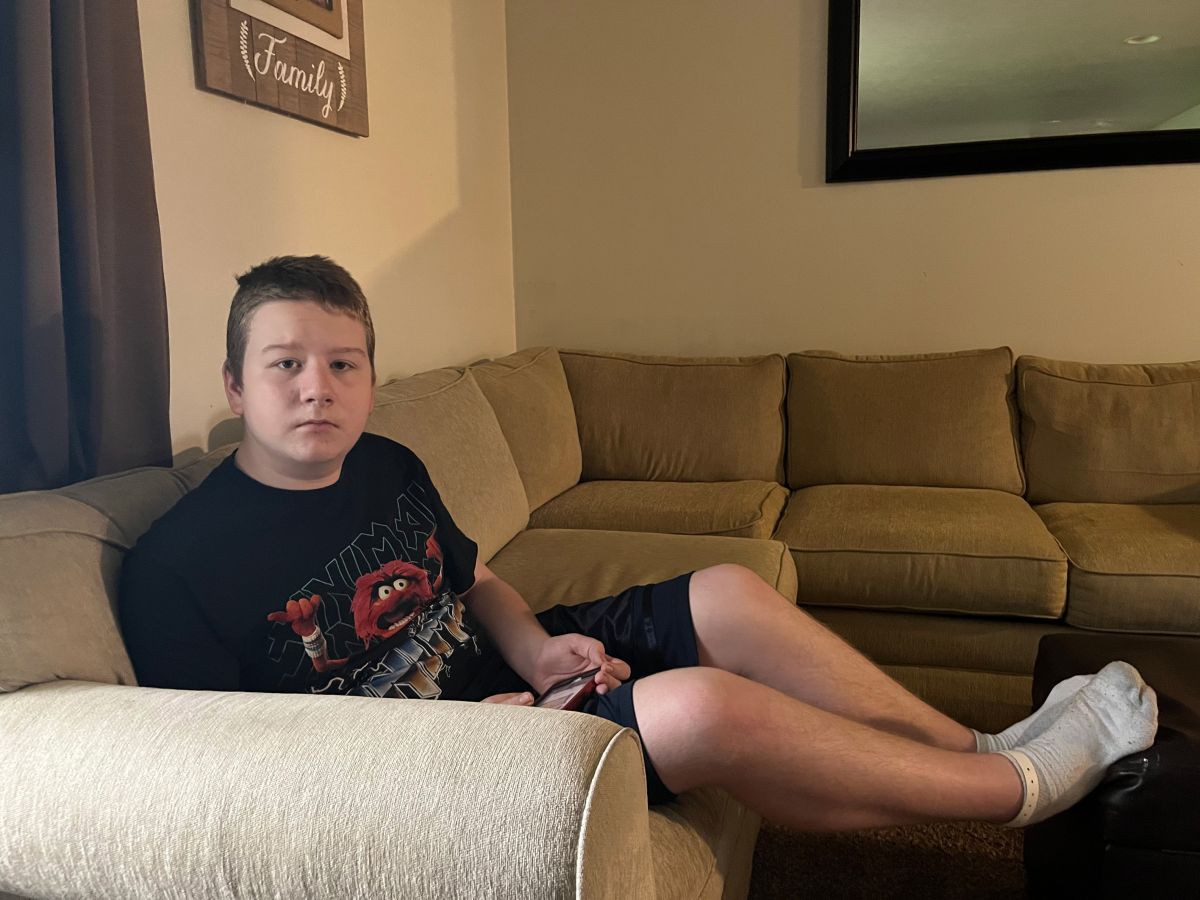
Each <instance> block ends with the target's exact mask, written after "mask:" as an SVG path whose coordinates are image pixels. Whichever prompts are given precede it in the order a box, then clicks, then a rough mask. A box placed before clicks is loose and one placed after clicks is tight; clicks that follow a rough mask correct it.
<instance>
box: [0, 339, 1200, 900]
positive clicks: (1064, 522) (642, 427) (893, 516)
mask: <svg viewBox="0 0 1200 900" xmlns="http://www.w3.org/2000/svg"><path fill="white" fill-rule="evenodd" d="M369 427H370V428H371V430H374V431H378V432H380V433H383V434H386V435H388V436H391V437H394V438H396V439H397V440H400V441H402V442H404V443H406V444H408V445H409V446H411V447H412V448H413V449H414V450H416V452H417V453H418V454H420V455H421V456H422V458H424V459H425V461H426V463H427V465H428V467H429V469H430V472H431V474H432V476H433V478H434V480H435V481H436V482H437V484H438V486H439V489H440V492H441V494H442V496H443V498H444V499H445V501H446V503H447V506H448V507H449V508H450V509H451V511H452V512H453V513H454V515H455V518H456V519H457V520H458V521H459V523H460V525H461V526H462V528H463V530H464V531H466V532H467V533H468V534H470V535H472V536H473V537H474V538H475V539H476V540H477V542H478V543H479V546H480V552H481V554H482V556H483V558H484V559H486V560H488V561H489V565H490V566H491V567H492V568H493V569H494V570H495V571H496V572H497V573H499V574H500V575H501V576H502V577H504V578H505V579H507V580H509V581H510V582H511V583H512V584H514V585H515V586H516V587H517V589H518V590H519V591H521V593H522V594H523V596H525V597H526V598H527V599H528V601H529V602H530V604H531V605H532V606H533V607H534V608H535V609H542V608H545V607H547V606H550V605H553V604H554V603H558V602H572V601H582V600H587V599H590V598H592V597H596V596H601V595H603V594H606V593H610V592H612V591H615V590H617V589H619V588H621V587H624V586H627V585H630V584H635V583H639V582H647V581H651V580H657V579H661V578H666V577H670V576H672V575H675V574H678V573H680V572H684V571H687V570H690V569H695V568H700V567H703V566H707V565H712V564H715V563H718V562H736V563H740V564H742V565H745V566H747V567H749V568H751V569H753V570H755V571H756V572H758V573H759V574H760V575H761V576H762V577H763V578H765V579H766V580H767V581H768V582H769V583H771V584H773V585H774V586H775V587H776V588H777V589H778V590H779V591H780V592H781V593H782V594H784V595H785V596H787V597H788V598H790V599H795V598H797V596H798V597H799V601H800V602H801V603H802V604H804V605H805V606H806V607H807V608H808V609H809V611H810V612H811V613H812V614H814V615H816V616H817V617H818V618H820V619H822V620H824V621H826V622H827V623H829V624H830V625H831V626H832V627H833V628H835V629H836V630H838V631H839V632H841V633H842V634H844V635H845V636H846V637H847V638H848V639H849V640H850V641H851V642H853V643H855V644H857V645H858V646H860V647H862V648H863V649H864V650H865V651H866V652H868V654H870V655H871V656H872V657H873V658H875V659H876V661H878V662H879V663H880V664H882V665H883V666H884V667H885V668H887V669H888V670H889V671H891V672H892V673H893V674H895V675H896V676H897V677H899V678H900V679H901V680H902V681H904V682H906V683H907V684H909V685H910V686H912V687H913V688H914V689H916V690H917V691H918V692H920V693H922V694H923V695H924V696H926V697H927V698H928V699H930V700H931V702H934V703H935V704H937V705H939V706H941V707H942V708H944V709H946V710H948V711H949V712H951V713H953V714H955V715H958V716H959V717H960V718H963V719H964V720H966V721H967V722H969V723H970V724H974V725H977V726H979V727H985V728H990V727H996V726H999V725H1001V724H1004V723H1006V722H1007V721H1008V720H1010V719H1012V718H1015V717H1017V716H1018V715H1020V714H1022V713H1023V712H1024V711H1025V710H1027V708H1028V704H1029V685H1030V672H1031V670H1032V664H1033V658H1034V654H1035V652H1036V645H1037V641H1038V640H1039V639H1040V637H1041V635H1043V634H1045V633H1047V632H1050V631H1055V630H1064V629H1070V628H1078V627H1086V628H1098V629H1106V630H1124V631H1153V632H1163V633H1176V634H1191V635H1200V460H1198V459H1197V454H1200V364H1195V363H1193V364H1186V365H1177V366H1154V367H1136V366H1085V365H1082V364H1075V363H1059V362H1052V361H1048V360H1040V359H1034V358H1022V359H1020V360H1018V361H1017V362H1016V364H1015V365H1014V362H1013V358H1012V354H1011V353H1010V351H1008V350H1007V349H1000V350H989V351H973V352H969V353H958V354H941V355H927V356H921V357H906V358H892V359H886V358H862V357H860V358H850V357H842V356H838V355H836V354H829V353H803V354H792V355H791V356H788V357H786V358H785V357H783V356H780V355H769V356H761V357H752V358H737V359H732V358H723V359H679V358H651V357H634V356H627V355H620V354H603V353H594V352H583V351H561V352H560V351H557V350H555V349H552V348H534V349H532V350H526V351H522V352H520V353H517V354H513V355H511V356H509V357H506V358H504V359H500V360H492V361H485V362H482V363H479V364H477V365H474V366H471V367H469V368H467V369H465V370H461V369H442V370H437V371H433V372H427V373H423V374H420V375H416V376H413V377H410V378H405V379H403V380H399V381H393V382H389V383H387V384H383V385H381V386H380V388H379V390H378V396H377V405H376V409H375V411H374V413H373V415H372V419H371V422H370V426H369ZM228 452H229V448H225V449H224V450H221V451H216V452H214V453H212V454H209V455H208V456H207V457H205V458H202V459H201V460H199V461H197V462H194V463H192V464H190V465H187V466H183V467H181V468H177V469H174V470H161V469H142V470H136V471H133V472H128V473H122V474H119V475H114V476H109V477H105V478H100V479H95V480H93V481H90V482H85V483H82V484H78V485H73V486H70V487H67V488H63V489H60V490H57V491H48V492H38V493H27V494H16V495H9V496H5V497H0V563H2V564H3V570H4V572H5V573H6V576H7V577H6V578H5V579H4V586H3V587H0V613H2V614H3V616H4V621H5V623H6V627H5V629H4V630H3V631H2V632H0V660H3V662H0V692H3V693H0V746H2V748H3V750H4V753H3V755H2V756H0V760H2V763H0V765H2V766H3V768H2V769H0V890H7V891H13V892H16V893H17V894H18V895H24V896H39V897H40V896H46V897H51V896H52V897H68V896H120V897H138V896H147V897H148V896H163V895H166V894H173V895H177V896H205V897H207V896H239V897H257V896H311V897H324V896H371V897H384V896H416V895H425V896H464V897H465V896H506V897H507V896H513V897H516V896H528V897H557V896H581V897H606V896H612V897H658V898H672V897H680V898H685V897H686V898H693V897H720V896H724V897H738V896H744V894H745V892H746V888H747V884H748V878H749V863H750V859H751V855H752V851H753V845H754V839H755V836H756V834H757V828H758V824H759V823H758V818H757V817H756V816H755V815H753V814H752V813H750V812H749V811H747V810H745V809H744V808H742V807H741V806H740V805H739V804H737V803H736V802H734V801H733V800H732V799H731V798H729V797H728V796H726V795H724V794H723V793H721V792H719V791H698V792H694V793H692V794H689V795H685V796H683V797H681V798H680V799H679V800H678V801H677V802H675V803H672V804H669V805H666V806H661V807H654V808H652V809H650V810H649V812H648V813H647V810H646V807H645V795H644V787H643V781H642V772H641V758H640V754H639V751H638V747H637V743H636V738H635V737H634V736H633V735H632V734H631V733H630V732H627V731H622V730H620V729H618V728H617V727H616V726H615V725H612V724H611V723H608V722H604V721H601V720H597V719H593V718H591V717H587V716H584V715H581V714H574V713H552V712H544V711H541V710H531V709H522V708H510V707H495V706H483V705H479V704H468V703H457V702H444V703H436V704H423V703H381V702H378V701H374V700H370V699H367V698H354V697H316V696H294V695H269V694H222V693H213V692H185V691H168V690H160V689H149V688H140V687H136V686H134V685H135V680H134V675H133V670H132V667H131V666H130V663H129V660H128V658H127V656H126V654H125V651H124V648H123V645H122V643H121V638H120V635H119V633H118V630H117V627H116V624H115V621H116V620H115V615H114V609H115V604H116V602H117V601H116V597H115V595H114V586H115V583H116V576H117V572H118V571H119V566H120V564H121V559H122V557H123V554H124V553H125V552H126V551H127V550H128V549H129V547H131V546H132V545H133V544H134V543H135V542H136V540H137V538H138V537H139V536H140V535H141V534H142V533H143V532H144V531H145V529H146V528H147V527H149V525H150V523H151V522H153V520H154V519H155V518H157V517H158V516H160V515H161V514H162V513H163V512H164V511H165V510H166V509H168V508H169V507H170V506H171V505H172V504H173V503H174V502H176V501H177V500H178V499H179V497H181V496H182V495H183V494H184V493H185V492H186V491H187V490H190V489H191V488H193V487H194V486H195V485H196V484H198V483H199V481H200V480H202V479H203V477H204V476H205V475H206V474H207V473H208V472H209V471H211V469H212V467H213V466H214V465H215V464H216V463H217V462H218V461H219V459H220V458H222V457H223V456H224V455H225V454H226V453H228ZM1031 504H1032V505H1031ZM230 514H231V516H232V515H236V511H231V513H230ZM731 599H733V600H734V601H736V598H731ZM1198 647H1200V643H1198ZM431 787H432V788H433V789H434V790H433V791H432V793H431V791H430V788H431ZM418 788H419V790H418ZM431 795H432V796H434V797H435V798H436V801H435V802H433V803H431V802H429V800H428V799H427V798H428V797H429V796H431ZM417 798H424V799H421V800H418V799H417Z"/></svg>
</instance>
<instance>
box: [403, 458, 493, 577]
mask: <svg viewBox="0 0 1200 900" xmlns="http://www.w3.org/2000/svg"><path fill="white" fill-rule="evenodd" d="M410 452H411V451H410ZM413 459H414V460H416V463H417V466H418V468H419V470H420V475H421V478H422V480H423V481H424V486H425V487H426V488H427V489H428V491H429V505H430V506H431V508H432V512H433V517H434V520H435V521H436V524H437V532H436V535H437V537H436V540H437V542H438V544H439V545H440V546H441V548H442V553H443V555H444V557H445V559H444V560H443V569H442V571H443V572H444V573H445V575H446V577H447V578H448V579H449V580H450V587H451V589H452V590H453V591H454V593H456V594H465V593H466V592H467V591H469V590H470V589H471V587H472V586H473V585H474V584H475V559H476V558H477V557H478V556H479V547H478V545H477V544H476V543H475V542H474V541H473V540H471V539H470V538H469V537H467V536H466V535H465V534H463V533H462V531H461V529H459V527H458V524H457V523H456V522H455V521H454V517H453V516H452V515H450V510H448V509H446V504H445V503H443V502H442V496H441V494H439V493H438V489H437V485H436V484H434V483H433V479H432V478H431V477H430V475H429V470H428V469H426V468H425V463H423V462H422V461H421V459H420V457H418V456H417V455H416V454H415V453H414V454H413Z"/></svg>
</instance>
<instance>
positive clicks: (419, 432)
mask: <svg viewBox="0 0 1200 900" xmlns="http://www.w3.org/2000/svg"><path fill="white" fill-rule="evenodd" d="M367 430H368V431H372V432H374V433H376V434H381V435H383V436H384V437H389V438H391V439H392V440H395V441H399V442H400V443H401V444H404V445H405V446H406V447H408V448H409V449H411V450H412V451H413V452H414V453H416V454H417V456H419V457H420V458H421V461H422V462H424V463H425V467H426V468H427V469H428V470H429V474H430V477H432V479H433V483H434V486H435V487H437V489H438V493H439V494H440V495H441V497H442V501H443V502H444V503H445V504H446V508H447V509H448V510H450V514H451V515H452V516H454V521H455V522H456V523H457V524H458V527H459V528H460V529H462V531H463V533H464V534H466V535H467V537H469V538H471V539H472V540H473V541H475V542H476V543H477V544H478V545H479V555H480V558H481V559H483V560H484V561H485V562H486V561H487V560H488V559H490V558H491V556H492V554H494V553H495V552H496V551H497V550H499V549H500V548H501V547H503V546H504V545H505V544H506V543H508V541H509V540H511V539H512V537H513V535H515V534H516V533H517V532H518V531H520V530H521V529H522V528H524V527H525V523H526V522H528V521H529V503H528V500H527V499H526V497H525V487H524V485H522V484H521V476H520V473H518V472H517V465H516V463H515V462H513V457H512V453H511V452H510V451H509V449H508V442H507V441H505V440H504V434H503V433H502V432H501V430H500V423H499V422H498V421H496V414H495V413H494V412H493V411H492V407H491V405H490V404H489V403H488V402H487V398H486V397H484V395H483V391H481V390H480V389H479V385H478V384H476V383H475V379H474V377H472V375H471V373H470V372H462V371H459V370H456V369H435V370H433V371H431V372H423V373H422V374H420V375H413V376H412V377H410V378H404V379H400V380H397V381H390V382H388V383H387V384H383V385H380V386H379V388H378V389H377V390H376V393H375V409H374V410H372V411H371V416H370V418H369V419H368V420H367Z"/></svg>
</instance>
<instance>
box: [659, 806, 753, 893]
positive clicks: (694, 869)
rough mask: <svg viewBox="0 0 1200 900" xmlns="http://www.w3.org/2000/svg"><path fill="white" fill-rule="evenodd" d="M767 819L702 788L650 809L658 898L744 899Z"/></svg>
mask: <svg viewBox="0 0 1200 900" xmlns="http://www.w3.org/2000/svg"><path fill="white" fill-rule="evenodd" d="M761 822H762V819H761V817H760V816H759V815H758V814H757V813H755V812H752V811H751V810H749V809H747V808H746V807H744V806H742V804H740V803H739V802H738V801H736V800H734V799H733V798H732V797H730V796H729V795H728V794H726V793H725V792H724V791H721V790H717V789H715V788H702V789H699V790H695V791H689V792H688V793H686V794H681V795H680V796H679V797H678V798H676V799H675V800H673V801H671V802H670V803H664V804H661V805H659V806H652V807H650V852H651V858H652V861H653V867H654V885H655V888H656V890H655V892H654V897H655V900H708V898H711V900H716V898H719V897H744V896H746V889H747V888H748V887H749V884H748V882H749V874H750V865H749V864H750V859H751V857H752V856H753V853H754V842H755V839H756V838H757V837H758V828H759V825H760V824H761Z"/></svg>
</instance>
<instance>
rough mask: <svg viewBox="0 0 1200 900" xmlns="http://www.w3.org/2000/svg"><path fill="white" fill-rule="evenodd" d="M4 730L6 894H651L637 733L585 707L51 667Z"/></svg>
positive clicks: (0, 818)
mask: <svg viewBox="0 0 1200 900" xmlns="http://www.w3.org/2000/svg"><path fill="white" fill-rule="evenodd" d="M0 746H2V747H3V751H4V752H3V753H2V754H0V890H8V891H13V892H16V893H17V894H28V895H29V896H35V897H83V896H87V897H164V896H175V897H184V896H190V897H239V898H248V897H372V898H375V897H380V898H382V897H401V896H404V897H421V896H425V897H479V896H501V897H525V896H528V897H572V896H586V897H593V896H621V897H635V896H651V895H652V893H653V872H652V870H651V858H650V845H649V842H650V838H649V825H648V813H647V810H646V799H645V796H646V795H645V781H644V778H643V775H642V760H641V751H640V749H639V745H638V743H637V739H636V736H635V735H634V733H633V732H632V731H629V730H628V729H620V728H619V727H618V726H616V725H613V724H612V723H610V722H607V721H605V720H602V719H599V718H596V717H593V716H587V715H584V714H581V713H561V712H552V711H546V710H537V709H529V708H523V707H515V706H497V705H491V704H477V703H458V702H449V701H442V702H421V701H386V700H380V699H374V698H366V697H326V696H312V695H295V694H249V693H222V692H210V691H175V690H160V689H154V688H141V687H125V686H119V685H100V684H94V683H90V682H80V681H60V682H53V683H48V684H40V685H34V686H31V687H27V688H23V689H22V690H19V691H16V692H14V693H11V694H0Z"/></svg>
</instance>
